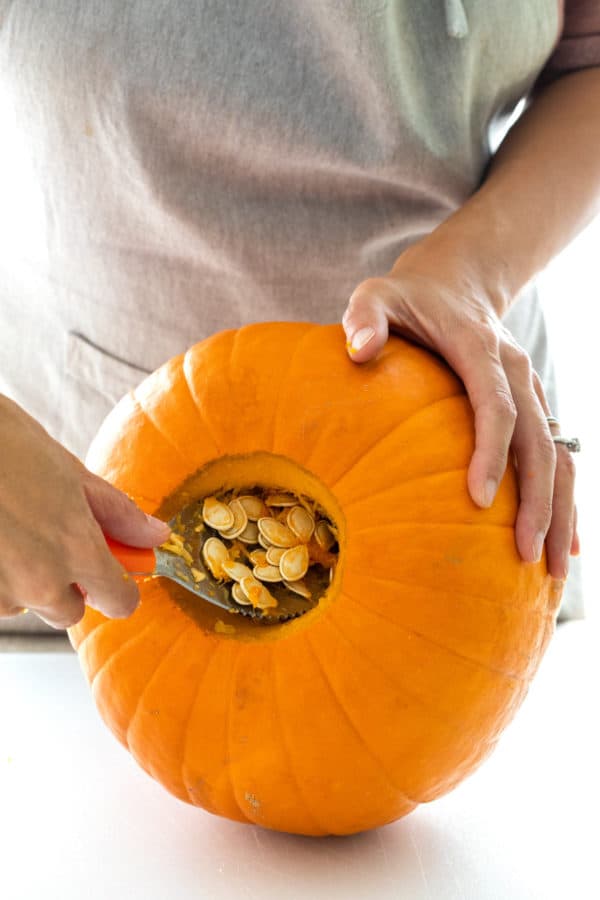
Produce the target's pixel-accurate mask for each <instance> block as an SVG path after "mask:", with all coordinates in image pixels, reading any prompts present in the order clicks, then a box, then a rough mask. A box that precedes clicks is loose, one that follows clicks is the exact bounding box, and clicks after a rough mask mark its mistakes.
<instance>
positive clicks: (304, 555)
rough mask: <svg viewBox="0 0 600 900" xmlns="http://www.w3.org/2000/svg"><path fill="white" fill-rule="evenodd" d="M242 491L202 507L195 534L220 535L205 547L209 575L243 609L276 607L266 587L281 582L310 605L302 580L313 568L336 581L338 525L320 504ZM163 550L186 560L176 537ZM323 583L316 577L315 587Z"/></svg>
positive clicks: (225, 494)
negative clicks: (211, 532) (223, 583)
mask: <svg viewBox="0 0 600 900" xmlns="http://www.w3.org/2000/svg"><path fill="white" fill-rule="evenodd" d="M239 490H240V489H233V490H229V491H227V492H223V491H221V492H218V493H217V494H216V495H210V496H208V497H205V498H204V500H203V502H202V506H201V508H200V505H199V507H198V520H199V521H198V524H197V525H196V527H195V530H196V531H203V530H204V529H205V527H209V528H212V529H214V530H215V531H217V532H218V534H219V537H218V538H216V537H209V538H208V540H206V541H205V543H204V545H203V547H202V557H203V559H204V562H205V564H206V567H207V569H208V571H209V572H210V574H211V575H212V576H213V577H214V578H216V579H217V580H219V581H227V582H229V587H230V591H231V599H232V600H233V601H234V602H235V603H239V604H241V605H245V606H248V605H252V606H254V607H256V608H257V609H270V608H272V607H276V606H277V605H278V600H277V598H276V597H274V596H273V595H272V594H271V593H270V592H269V590H268V589H267V587H266V585H265V583H267V584H268V583H273V584H275V583H279V584H281V585H282V589H283V588H285V589H286V590H288V591H290V592H292V593H295V594H298V595H299V596H301V597H304V598H305V599H308V600H312V599H313V597H312V592H311V589H310V588H309V587H308V584H307V582H306V581H305V580H304V578H305V576H306V574H307V573H308V572H309V570H310V568H311V566H313V565H318V566H320V567H322V568H325V569H329V572H328V578H329V584H331V582H332V580H333V578H334V577H335V563H336V562H337V553H333V552H331V550H332V548H333V547H334V546H335V544H336V541H337V540H338V537H337V531H336V529H335V526H334V525H333V524H332V523H331V522H330V521H329V519H328V518H327V517H326V516H324V515H323V513H322V511H320V512H317V504H316V502H314V501H310V500H309V499H308V498H306V497H304V496H303V495H301V494H294V493H293V492H291V491H280V490H277V489H275V490H271V491H267V490H264V489H260V488H250V489H248V488H246V490H245V492H243V493H239ZM164 549H168V550H170V551H171V552H173V553H177V554H179V555H182V556H185V557H187V556H188V555H189V552H188V551H189V549H190V548H189V547H188V545H186V544H185V543H184V540H183V538H182V537H181V536H180V535H177V536H176V537H174V536H172V537H171V538H170V539H169V541H168V542H167V544H166V546H165V547H164ZM191 562H193V560H191ZM191 562H190V565H191ZM192 576H193V578H194V580H195V581H196V582H198V581H199V580H201V579H202V578H203V577H206V576H205V575H204V573H202V572H200V570H199V569H192ZM322 583H323V582H322V581H321V576H320V575H318V576H317V581H316V582H315V584H321V585H322ZM318 590H321V591H322V588H321V589H318Z"/></svg>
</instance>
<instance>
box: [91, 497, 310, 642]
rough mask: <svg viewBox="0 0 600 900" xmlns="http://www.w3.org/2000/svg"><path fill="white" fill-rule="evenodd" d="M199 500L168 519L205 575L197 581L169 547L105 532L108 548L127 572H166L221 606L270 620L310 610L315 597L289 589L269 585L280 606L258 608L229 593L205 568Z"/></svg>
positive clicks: (139, 574)
mask: <svg viewBox="0 0 600 900" xmlns="http://www.w3.org/2000/svg"><path fill="white" fill-rule="evenodd" d="M198 521H199V519H198V502H195V503H191V504H189V505H188V506H185V507H184V508H183V509H181V510H180V511H179V512H178V513H177V515H176V516H174V517H173V518H172V519H171V520H170V521H169V523H168V524H169V527H170V528H171V531H173V532H175V533H176V534H179V535H181V536H182V538H183V540H184V542H185V543H186V544H187V545H188V546H189V547H191V556H192V558H193V568H195V569H197V570H198V571H200V572H201V573H202V574H203V575H204V576H205V577H204V578H203V579H202V580H200V581H196V580H195V579H194V576H193V574H192V571H191V568H192V566H191V565H189V564H188V563H187V562H186V560H185V559H183V557H181V556H178V555H177V554H175V553H172V552H170V551H168V550H165V549H161V548H160V547H155V548H142V547H130V546H128V545H127V544H122V543H120V542H119V541H115V540H113V538H110V537H108V536H107V535H105V536H104V537H105V540H106V543H107V545H108V549H109V550H110V552H111V553H112V554H113V556H114V557H116V559H117V560H118V561H119V562H120V563H121V565H123V566H124V567H125V570H126V572H127V573H128V574H129V575H131V576H132V578H136V579H137V578H148V577H153V576H163V577H164V578H170V579H171V581H176V582H177V584H180V585H181V586H182V587H184V588H185V589H186V590H187V591H190V592H191V593H192V594H195V595H196V596H197V597H199V598H200V600H203V601H206V602H208V603H212V604H213V605H214V606H220V607H221V608H222V609H227V610H230V611H233V612H235V613H239V614H241V615H242V616H247V617H250V618H253V619H258V620H260V621H261V622H264V623H267V624H277V623H278V622H285V621H286V620H287V619H294V618H296V617H297V616H301V615H303V614H304V613H306V612H308V611H309V610H310V609H312V608H313V607H314V606H315V601H314V600H308V599H305V598H304V597H301V596H299V595H290V593H289V592H288V591H287V590H281V589H277V588H276V589H273V588H274V586H272V585H269V589H270V590H271V593H273V594H274V595H277V606H276V607H273V608H270V609H264V610H263V609H258V608H257V607H254V606H250V605H249V606H243V605H241V604H238V603H236V602H235V600H233V599H232V598H231V596H230V593H229V589H228V588H227V586H226V585H225V584H221V583H219V582H218V581H216V580H215V579H214V577H213V576H212V574H211V573H210V571H209V570H208V569H207V568H206V566H205V565H204V562H203V557H202V546H203V544H204V542H205V541H206V540H207V539H208V537H209V536H210V535H208V534H206V531H202V532H198V531H195V530H194V529H195V527H196V526H197V524H198Z"/></svg>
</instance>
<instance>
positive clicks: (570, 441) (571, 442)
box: [546, 416, 581, 453]
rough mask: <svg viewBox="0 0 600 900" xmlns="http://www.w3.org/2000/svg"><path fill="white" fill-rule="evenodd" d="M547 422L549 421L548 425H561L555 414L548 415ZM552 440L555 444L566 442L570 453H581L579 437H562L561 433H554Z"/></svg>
mask: <svg viewBox="0 0 600 900" xmlns="http://www.w3.org/2000/svg"><path fill="white" fill-rule="evenodd" d="M546 422H547V423H548V425H558V426H559V427H560V423H559V421H558V419H555V417H554V416H546ZM552 440H553V441H554V443H555V444H564V446H565V447H566V448H567V450H568V451H569V453H579V451H580V450H581V444H580V442H579V438H576V437H574V438H566V437H561V435H559V434H553V435H552Z"/></svg>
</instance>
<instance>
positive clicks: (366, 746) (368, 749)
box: [306, 635, 420, 806]
mask: <svg viewBox="0 0 600 900" xmlns="http://www.w3.org/2000/svg"><path fill="white" fill-rule="evenodd" d="M306 640H307V643H308V645H309V646H310V649H311V651H312V653H313V654H314V656H315V659H316V660H317V663H318V666H319V668H320V670H321V673H322V675H323V678H324V680H325V683H326V685H327V687H328V688H329V691H330V693H331V694H332V696H333V697H334V699H335V705H336V706H337V708H338V709H339V710H341V712H342V713H343V715H344V717H345V719H346V721H347V722H348V723H349V725H350V728H351V730H352V731H353V732H354V734H355V735H356V736H357V737H358V740H359V743H360V744H362V746H363V747H364V749H365V750H366V752H367V754H368V756H370V757H371V759H372V760H373V761H374V763H375V764H376V765H377V766H378V767H379V771H380V772H381V773H382V774H383V776H384V777H385V779H386V780H387V782H388V784H389V785H390V786H391V787H392V788H393V790H394V792H395V793H396V794H400V795H401V796H402V797H403V798H404V799H405V800H408V802H409V803H413V804H414V805H415V806H418V804H419V803H420V801H419V800H416V799H415V798H414V797H409V796H408V794H406V793H405V792H404V791H403V790H402V788H400V787H398V785H397V784H396V783H395V782H394V780H393V778H391V776H390V774H389V772H387V771H386V767H385V766H384V764H383V763H382V762H381V760H380V759H378V758H377V754H376V753H375V752H374V751H373V750H372V749H371V747H369V744H368V743H367V741H366V739H365V738H364V736H363V735H362V734H361V733H360V731H359V729H358V727H357V726H356V725H355V724H354V722H353V721H352V717H351V716H350V714H349V712H348V710H347V709H346V707H345V706H344V705H343V704H342V703H341V702H340V700H339V697H338V695H337V693H336V690H335V688H334V687H333V684H332V681H331V678H330V676H329V675H328V674H327V672H326V670H325V666H324V664H323V662H322V661H321V659H320V657H319V655H318V653H317V651H316V650H315V648H314V646H313V644H312V641H311V640H310V638H309V637H308V635H307V636H306Z"/></svg>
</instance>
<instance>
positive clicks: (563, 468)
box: [546, 446, 575, 578]
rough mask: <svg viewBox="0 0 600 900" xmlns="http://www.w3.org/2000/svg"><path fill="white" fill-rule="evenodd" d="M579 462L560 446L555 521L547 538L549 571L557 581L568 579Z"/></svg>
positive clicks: (553, 509) (558, 449)
mask: <svg viewBox="0 0 600 900" xmlns="http://www.w3.org/2000/svg"><path fill="white" fill-rule="evenodd" d="M574 501H575V463H574V462H573V460H572V459H571V454H570V453H569V451H568V450H567V449H566V447H563V446H557V447H556V475H555V480H554V496H553V501H552V521H551V523H550V528H549V529H548V534H547V535H546V553H547V559H548V571H549V573H550V574H551V575H552V576H553V577H554V578H566V577H567V575H568V572H569V551H570V548H571V546H572V543H573V533H574V520H575V502H574Z"/></svg>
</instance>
